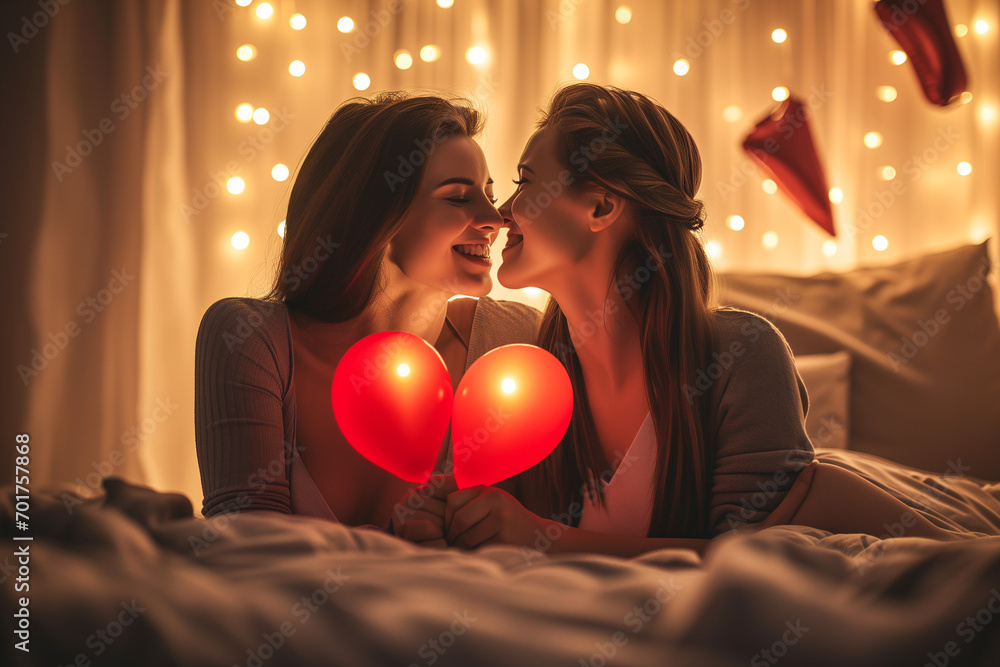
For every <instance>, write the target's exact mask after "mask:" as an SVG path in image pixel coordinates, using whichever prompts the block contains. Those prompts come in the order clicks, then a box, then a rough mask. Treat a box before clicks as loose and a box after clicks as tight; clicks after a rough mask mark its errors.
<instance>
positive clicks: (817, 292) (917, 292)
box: [719, 242, 1000, 480]
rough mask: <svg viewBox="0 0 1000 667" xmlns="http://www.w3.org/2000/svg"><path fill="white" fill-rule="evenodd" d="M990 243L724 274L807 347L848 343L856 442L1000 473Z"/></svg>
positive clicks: (943, 466)
mask: <svg viewBox="0 0 1000 667" xmlns="http://www.w3.org/2000/svg"><path fill="white" fill-rule="evenodd" d="M986 243H987V242H983V243H982V244H979V245H968V246H963V247H960V248H956V249H953V250H948V251H945V252H939V253H934V254H930V255H926V256H923V257H918V258H916V259H912V260H909V261H906V262H902V263H900V264H896V265H893V266H877V267H863V268H859V269H856V270H853V271H847V272H843V273H833V272H827V273H820V274H817V275H814V276H808V277H799V276H786V275H774V274H737V273H730V274H720V276H719V278H720V280H719V287H720V296H721V301H722V303H724V304H727V305H732V306H735V307H737V308H742V309H745V310H751V311H754V312H757V313H760V314H761V315H763V316H764V317H767V318H768V319H769V320H771V321H772V322H773V323H774V324H775V325H776V326H777V327H778V329H779V330H780V331H781V333H782V334H784V336H785V338H786V339H787V340H788V343H789V345H790V346H791V348H792V351H793V352H794V353H795V354H796V355H802V354H830V353H833V352H838V351H841V350H846V351H848V352H850V354H851V358H852V363H851V382H850V387H851V390H850V418H851V437H850V448H851V449H855V450H860V451H864V452H869V453H872V454H875V455H877V456H882V457H885V458H888V459H892V460H895V461H899V462H901V463H905V464H907V465H910V466H913V467H916V468H920V469H923V470H926V471H929V472H935V473H945V472H951V473H952V474H958V473H961V474H965V475H970V476H973V477H979V478H982V479H987V480H1000V325H998V323H997V316H996V312H995V311H994V304H993V292H992V289H991V288H990V286H989V284H988V283H987V282H986V276H987V275H988V274H989V271H990V260H989V255H988V252H987V246H986Z"/></svg>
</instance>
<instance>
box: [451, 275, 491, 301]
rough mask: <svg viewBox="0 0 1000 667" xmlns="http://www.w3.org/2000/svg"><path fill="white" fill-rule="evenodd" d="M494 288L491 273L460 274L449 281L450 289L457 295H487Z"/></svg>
mask: <svg viewBox="0 0 1000 667" xmlns="http://www.w3.org/2000/svg"><path fill="white" fill-rule="evenodd" d="M492 289H493V278H491V277H490V274H489V273H484V274H482V275H481V276H470V275H468V274H466V275H460V276H455V279H454V280H449V281H448V290H449V291H451V292H454V293H455V294H456V295H459V294H461V295H463V296H475V297H480V296H486V295H487V294H489V293H490V291H491V290H492Z"/></svg>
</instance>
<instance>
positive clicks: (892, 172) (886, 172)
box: [879, 165, 896, 181]
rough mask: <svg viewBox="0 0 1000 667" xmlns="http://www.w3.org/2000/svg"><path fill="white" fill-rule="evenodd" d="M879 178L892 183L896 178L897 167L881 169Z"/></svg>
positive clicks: (887, 166)
mask: <svg viewBox="0 0 1000 667" xmlns="http://www.w3.org/2000/svg"><path fill="white" fill-rule="evenodd" d="M879 176H880V177H881V179H882V180H883V181H891V180H892V179H894V178H896V169H895V167H890V166H889V165H886V166H884V167H881V168H880V169H879Z"/></svg>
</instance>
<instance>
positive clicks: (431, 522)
mask: <svg viewBox="0 0 1000 667" xmlns="http://www.w3.org/2000/svg"><path fill="white" fill-rule="evenodd" d="M457 490H458V487H457V486H456V485H455V478H454V477H452V476H451V475H432V476H431V478H430V479H429V480H428V481H427V483H426V484H424V485H423V486H417V487H414V488H412V489H410V490H409V491H408V492H406V494H404V495H403V497H402V498H400V499H399V500H398V501H397V502H396V504H395V505H394V506H393V508H392V518H391V519H390V521H391V526H392V533H393V534H394V535H398V536H399V537H402V538H404V539H407V540H409V541H411V542H415V543H417V544H420V545H422V546H425V547H438V548H445V547H447V546H448V543H447V542H446V541H445V537H444V517H445V505H446V503H445V499H446V498H447V497H448V494H449V493H452V492H454V491H457Z"/></svg>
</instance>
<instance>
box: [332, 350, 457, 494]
mask: <svg viewBox="0 0 1000 667" xmlns="http://www.w3.org/2000/svg"><path fill="white" fill-rule="evenodd" d="M330 400H331V402H332V403H333V415H334V417H335V418H336V419H337V425H338V426H339V427H340V430H341V432H343V434H344V437H345V438H347V441H348V442H349V443H351V446H352V447H354V449H356V450H357V451H358V453H360V454H361V455H362V456H364V457H365V458H366V459H368V460H369V461H371V462H372V463H374V464H375V465H377V466H379V467H381V468H382V469H384V470H387V471H389V472H391V473H392V474H394V475H396V476H397V477H400V478H402V479H404V480H406V481H408V482H421V483H422V482H426V481H427V480H428V478H429V477H430V475H431V473H432V472H433V470H434V464H435V463H436V462H437V457H438V453H439V452H440V450H441V443H442V441H443V440H444V434H445V432H446V431H447V430H448V421H449V419H450V418H451V408H452V389H451V376H450V375H449V374H448V368H447V366H445V363H444V359H442V358H441V355H440V354H438V351H437V350H435V349H434V348H433V347H432V346H431V345H429V344H428V343H427V342H426V341H424V340H423V339H422V338H420V337H419V336H414V335H413V334H409V333H403V332H401V331H386V332H382V333H377V334H372V335H371V336H366V337H365V338H362V339H361V340H360V341H358V342H357V343H355V344H354V345H353V346H352V347H351V349H349V350H348V351H347V354H345V355H344V357H343V359H341V360H340V363H339V364H338V365H337V370H336V371H335V372H334V374H333V385H332V387H331V391H330Z"/></svg>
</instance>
